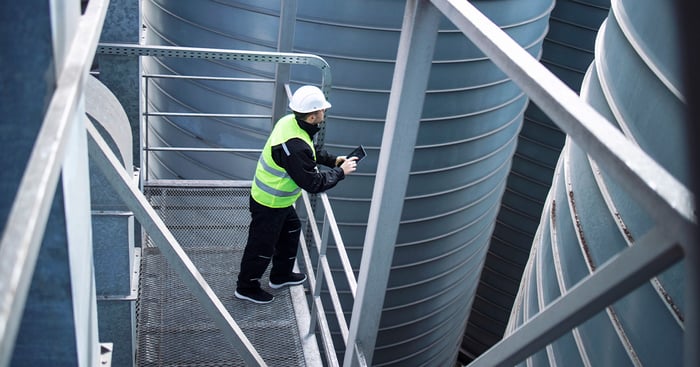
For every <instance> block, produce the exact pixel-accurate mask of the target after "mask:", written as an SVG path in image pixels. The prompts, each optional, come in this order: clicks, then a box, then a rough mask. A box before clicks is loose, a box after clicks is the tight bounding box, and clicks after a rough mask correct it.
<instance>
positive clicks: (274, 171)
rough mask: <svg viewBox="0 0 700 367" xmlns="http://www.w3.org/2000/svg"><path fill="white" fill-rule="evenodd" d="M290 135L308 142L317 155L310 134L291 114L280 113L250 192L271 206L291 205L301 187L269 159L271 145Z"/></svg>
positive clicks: (299, 193)
mask: <svg viewBox="0 0 700 367" xmlns="http://www.w3.org/2000/svg"><path fill="white" fill-rule="evenodd" d="M293 138H298V139H301V140H303V141H304V142H305V143H306V144H308V145H309V147H310V148H311V151H312V152H313V155H314V159H316V151H315V149H314V145H313V142H312V141H311V138H310V137H309V134H308V133H307V132H306V131H304V130H302V128H301V127H299V124H298V123H297V121H296V120H295V119H294V115H291V114H290V115H287V116H284V117H282V118H281V119H280V120H279V121H278V122H277V124H275V127H274V128H273V129H272V133H270V137H269V138H268V140H267V142H266V143H265V147H264V148H263V152H262V154H261V155H260V159H259V160H258V165H257V168H256V170H255V179H254V180H253V185H252V187H251V190H250V193H251V195H252V196H253V199H255V201H257V202H258V203H260V204H262V205H265V206H268V207H271V208H284V207H288V206H291V205H293V204H294V202H295V201H296V200H297V199H298V198H299V196H301V188H299V186H298V185H297V184H296V182H294V180H292V178H291V177H289V174H287V172H286V171H285V170H284V169H283V168H282V167H280V166H278V165H277V163H275V161H274V159H272V147H273V146H276V145H280V144H283V143H285V142H286V141H288V140H289V139H293Z"/></svg>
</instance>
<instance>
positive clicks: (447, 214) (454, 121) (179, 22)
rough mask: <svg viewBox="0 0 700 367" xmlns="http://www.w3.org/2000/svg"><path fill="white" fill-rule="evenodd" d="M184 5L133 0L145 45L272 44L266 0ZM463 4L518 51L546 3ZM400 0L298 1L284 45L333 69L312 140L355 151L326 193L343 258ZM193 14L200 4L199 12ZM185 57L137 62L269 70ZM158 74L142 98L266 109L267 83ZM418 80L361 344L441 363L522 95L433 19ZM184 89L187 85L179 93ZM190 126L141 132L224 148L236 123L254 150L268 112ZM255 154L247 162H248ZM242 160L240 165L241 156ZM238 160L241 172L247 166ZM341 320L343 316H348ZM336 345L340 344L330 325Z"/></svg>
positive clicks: (358, 246)
mask: <svg viewBox="0 0 700 367" xmlns="http://www.w3.org/2000/svg"><path fill="white" fill-rule="evenodd" d="M187 4H189V3H186V2H173V3H172V4H171V2H166V1H162V0H151V1H149V2H147V3H146V4H145V5H144V15H145V17H146V18H147V19H148V21H149V23H148V24H149V32H150V33H153V34H152V35H151V36H149V37H150V38H149V43H158V44H175V45H183V46H198V47H222V48H241V49H256V50H267V51H270V50H272V49H274V41H272V40H273V39H275V37H276V32H277V22H278V19H276V17H279V10H278V7H279V3H278V2H276V1H275V2H252V1H249V2H244V1H209V2H197V3H196V5H194V4H191V5H189V6H188V5H187ZM474 4H475V5H476V6H477V7H478V8H480V9H481V10H482V11H483V12H484V13H485V14H487V15H488V16H489V17H490V18H492V20H494V22H496V23H497V24H498V25H500V26H501V27H502V28H503V29H504V30H505V31H506V32H507V33H508V34H509V35H511V37H513V38H514V39H515V40H516V41H517V42H518V43H520V44H521V45H523V47H525V48H526V49H527V50H528V51H529V52H530V53H531V54H532V55H534V56H539V54H540V52H541V46H542V41H543V39H544V36H545V34H546V31H547V25H548V19H549V12H550V11H551V9H552V7H553V5H554V2H553V1H552V0H536V1H533V0H527V1H525V0H503V1H497V2H494V1H475V2H474ZM166 5H167V6H166ZM404 6H405V3H404V2H396V1H390V0H382V1H369V0H368V1H353V2H347V1H320V0H319V1H303V2H301V1H300V2H299V5H298V12H297V21H296V25H295V42H294V51H297V52H304V53H313V54H317V55H319V56H321V57H323V58H324V59H325V60H326V61H327V62H328V63H329V64H330V66H331V71H332V75H333V88H332V90H331V92H330V101H331V103H332V104H333V108H332V109H331V110H330V111H329V116H328V121H327V124H326V131H325V143H326V148H327V149H328V150H330V151H332V152H335V153H338V154H343V153H345V152H347V151H349V150H351V149H352V148H353V147H355V146H356V145H358V144H363V145H365V147H366V148H367V151H368V157H367V158H366V159H365V160H364V161H363V162H362V164H361V165H360V168H359V170H358V173H357V174H354V175H351V176H349V177H348V178H347V179H346V180H345V181H344V182H342V183H341V184H340V185H338V187H336V188H334V189H333V190H331V191H330V192H329V196H330V198H331V201H332V205H333V208H334V211H335V216H336V218H337V220H338V222H339V226H340V230H341V233H342V235H343V239H344V242H345V245H346V247H347V248H348V249H349V256H350V259H351V262H352V263H353V265H354V267H355V268H356V269H359V263H360V258H361V251H362V244H363V241H364V235H365V230H366V223H367V216H368V213H369V207H370V199H371V195H372V189H373V185H374V179H375V171H376V163H377V158H378V155H379V152H378V149H379V145H380V143H381V136H382V130H383V126H384V125H383V124H384V119H385V115H386V109H387V104H388V99H389V92H390V89H391V81H392V77H393V69H394V64H395V57H396V51H397V48H398V41H399V35H400V29H401V22H402V18H403V12H404ZM212 9H213V10H212ZM201 11H205V12H206V13H204V14H199V12H201ZM205 33H211V35H210V36H207V35H206V34H205ZM204 37H209V38H206V39H205V38H204ZM150 40H152V42H151V41H150ZM192 62H193V60H175V59H172V60H170V59H161V60H153V61H149V64H148V68H150V69H149V70H148V71H149V72H156V71H161V70H162V71H163V72H170V71H172V72H176V73H194V72H198V71H203V72H205V73H206V75H212V73H222V74H224V75H227V76H229V75H231V74H235V75H244V76H245V75H266V76H268V77H271V76H272V68H264V67H258V66H255V68H254V69H253V67H252V66H248V65H238V64H235V63H221V62H210V61H207V62H202V61H197V62H196V63H195V69H189V66H187V65H189V64H190V63H192ZM185 63H187V65H185ZM232 65H233V66H232ZM192 70H194V71H192ZM291 82H292V89H295V88H296V87H298V86H299V85H301V84H304V83H308V82H314V83H316V82H318V76H317V74H316V72H315V71H314V70H311V69H300V68H293V69H292V81H291ZM169 83H170V82H160V84H159V88H160V89H159V95H158V96H155V97H154V98H153V99H154V100H153V101H152V102H151V105H152V106H153V108H157V109H161V108H163V109H164V108H166V107H168V108H182V109H185V106H197V107H198V108H200V107H199V106H203V107H201V108H202V109H203V110H204V107H207V108H209V107H210V106H211V107H214V108H216V111H217V112H219V111H221V112H231V113H241V111H240V109H242V110H244V112H248V113H258V111H268V110H269V106H270V104H271V102H269V99H271V97H272V95H273V94H272V89H271V87H270V89H269V90H267V89H261V90H255V91H253V90H236V89H232V90H225V91H220V90H219V89H214V87H212V86H210V85H206V87H202V86H199V85H193V86H191V87H190V86H188V87H187V88H184V87H182V86H176V85H174V83H172V85H169ZM187 89H190V90H187ZM428 89H429V90H428V94H427V96H426V101H425V107H424V112H423V118H422V121H421V127H420V131H419V136H418V139H417V142H416V149H415V152H414V158H413V167H412V170H411V176H410V180H409V186H408V192H407V197H406V201H405V203H404V210H403V214H402V223H401V226H400V230H399V235H398V240H397V243H396V251H395V256H394V261H393V266H392V271H391V276H390V280H389V289H388V291H387V296H386V300H385V305H384V311H383V314H382V318H381V323H380V331H379V336H378V340H377V346H376V350H375V353H374V364H375V365H400V366H408V365H449V364H451V363H452V362H454V361H455V359H456V356H457V350H458V347H459V344H460V341H461V339H462V335H463V331H464V326H465V324H466V319H467V316H468V314H469V310H470V307H471V304H472V300H473V298H474V294H475V291H476V286H477V283H478V278H479V274H480V272H481V268H482V266H483V261H484V257H485V254H486V250H487V247H488V243H489V239H490V236H491V233H492V231H493V226H494V224H495V218H496V214H497V212H498V210H499V206H500V200H501V196H502V194H503V191H504V188H505V182H506V177H507V175H508V172H509V170H510V165H511V158H512V156H513V153H514V151H515V147H516V142H517V136H518V132H519V131H520V129H521V126H522V120H523V112H524V110H525V108H526V106H527V98H526V96H525V95H524V94H523V93H522V92H521V91H520V89H519V88H517V86H516V85H515V84H514V83H512V82H511V81H510V80H508V78H507V77H506V76H505V75H504V74H503V73H502V72H500V70H498V68H497V67H495V65H493V64H492V63H491V62H490V61H488V60H487V59H486V58H485V57H484V56H483V54H482V53H481V52H480V51H478V49H476V47H474V46H473V45H472V44H471V43H470V42H469V41H468V40H467V39H466V38H465V37H464V36H463V35H462V34H461V33H460V32H459V31H456V30H455V29H454V27H453V26H452V25H451V24H449V23H448V22H447V21H445V22H443V24H442V25H441V31H440V34H439V35H438V40H437V45H436V54H435V61H434V63H433V68H432V70H431V77H430V81H429V86H428ZM187 95H192V96H191V98H192V100H189V99H188V97H187ZM265 98H268V100H267V101H265ZM228 99H231V100H232V101H231V102H228ZM208 111H211V109H209V110H208ZM265 113H269V111H268V112H265ZM190 123H191V121H182V123H181V124H178V125H176V126H175V125H171V124H170V123H169V122H167V121H164V120H163V121H161V125H160V126H158V127H157V128H155V127H154V131H156V133H157V135H158V136H160V137H162V142H163V143H165V144H169V143H168V140H167V139H168V138H169V137H170V136H172V137H174V138H175V139H177V140H175V141H177V142H178V144H179V142H180V141H184V142H186V143H188V144H204V145H216V144H221V145H224V144H228V142H229V139H239V138H238V137H234V135H236V134H238V131H237V129H239V128H240V130H241V131H242V132H243V136H244V138H245V140H246V141H247V142H249V143H250V144H251V145H257V147H259V146H262V143H263V141H264V139H265V137H266V134H267V132H268V131H269V121H268V122H267V124H268V125H267V126H266V128H261V127H259V126H257V125H256V126H253V125H248V124H243V123H242V122H236V126H233V125H232V124H230V123H224V122H221V121H214V123H213V124H212V125H213V127H210V126H206V127H205V126H197V127H192V126H189V124H190ZM229 125H231V126H229ZM260 125H262V126H265V125H264V124H260ZM173 130H174V131H173ZM219 132H222V133H219ZM208 135H211V136H212V137H211V138H209V137H207V136H208ZM179 139H183V140H179ZM240 139H243V138H240ZM163 157H164V156H163ZM255 159H256V158H251V159H250V164H251V167H252V163H254V161H255ZM396 159H405V158H402V157H396ZM161 162H162V163H163V164H162V168H159V169H158V171H157V172H155V174H156V175H160V176H162V177H165V176H167V175H169V174H172V173H173V172H176V171H177V176H182V177H187V176H188V175H190V174H192V175H194V174H197V175H200V174H202V172H203V171H207V172H209V173H206V174H204V177H205V178H207V177H237V176H236V175H237V172H239V167H238V166H236V165H235V164H229V162H228V161H226V162H224V161H222V160H221V158H217V159H214V158H213V157H212V158H211V159H203V160H202V161H201V162H197V159H196V158H193V157H189V158H186V159H183V158H182V157H180V158H178V160H175V161H173V162H168V161H167V160H166V158H161ZM242 162H243V163H242V165H244V166H245V165H247V164H248V163H247V162H246V161H245V160H243V161H242ZM152 164H153V163H152ZM190 165H191V166H197V167H191V168H190V167H188V166H190ZM222 165H226V166H225V167H223V166H222ZM242 171H243V172H246V171H247V172H250V173H252V168H243V170H242ZM210 172H215V174H214V173H210ZM386 189H387V190H390V189H391V188H386ZM388 245H393V244H388ZM329 252H331V253H332V251H329ZM331 260H333V259H331ZM336 265H337V264H336ZM337 268H338V269H339V268H340V267H339V266H337ZM336 274H337V275H338V276H337V277H336V283H337V284H338V285H339V286H341V288H342V287H343V286H344V283H343V282H342V281H341V279H342V278H343V275H342V272H341V271H340V270H338V271H337V272H336ZM342 291H343V292H344V293H343V294H342V295H341V297H342V299H343V303H344V309H345V310H347V311H348V312H349V311H350V310H351V309H352V302H351V299H350V297H349V295H348V292H347V290H342ZM346 318H347V319H348V320H349V318H350V315H349V314H348V315H346ZM336 345H337V346H341V345H342V341H341V339H340V337H339V336H338V337H336ZM339 349H342V347H339ZM339 351H342V350H339Z"/></svg>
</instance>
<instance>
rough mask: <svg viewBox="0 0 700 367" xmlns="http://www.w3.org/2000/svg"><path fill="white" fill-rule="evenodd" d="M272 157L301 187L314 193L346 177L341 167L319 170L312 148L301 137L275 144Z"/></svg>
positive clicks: (330, 186) (324, 189)
mask: <svg viewBox="0 0 700 367" xmlns="http://www.w3.org/2000/svg"><path fill="white" fill-rule="evenodd" d="M272 159H274V161H275V163H277V164H278V165H279V166H280V167H282V168H284V169H285V170H286V171H287V173H288V174H289V176H290V177H291V178H292V180H294V182H296V184H297V185H299V187H301V188H302V189H304V190H306V191H307V192H309V193H312V194H315V193H319V192H323V191H326V190H328V189H331V188H333V187H334V186H335V185H337V184H338V182H339V181H340V180H342V179H344V178H345V173H344V172H343V169H342V168H340V167H334V168H332V169H330V170H323V171H319V170H318V168H317V167H316V162H315V161H314V159H313V152H312V151H311V148H309V146H308V145H307V144H306V143H305V142H304V141H303V140H301V139H297V138H293V139H290V140H288V141H286V142H285V143H284V144H280V145H276V146H273V147H272ZM333 160H335V158H333ZM333 163H335V162H333Z"/></svg>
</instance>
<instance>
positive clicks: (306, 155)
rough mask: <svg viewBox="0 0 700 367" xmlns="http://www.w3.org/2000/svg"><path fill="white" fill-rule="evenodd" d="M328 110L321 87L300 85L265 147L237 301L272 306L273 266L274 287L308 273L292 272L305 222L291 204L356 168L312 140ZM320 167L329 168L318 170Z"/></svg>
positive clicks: (297, 281) (253, 189) (252, 198)
mask: <svg viewBox="0 0 700 367" xmlns="http://www.w3.org/2000/svg"><path fill="white" fill-rule="evenodd" d="M330 107H331V104H330V103H329V102H328V101H327V100H326V98H325V96H324V95H323V92H321V90H320V89H319V88H317V87H315V86H311V85H306V86H302V87H300V88H299V89H297V91H296V92H294V94H293V95H292V98H291V100H290V102H289V108H290V109H291V110H292V112H293V114H289V115H286V116H284V117H282V118H281V119H279V121H277V124H275V127H274V128H273V129H272V133H271V134H270V137H269V138H268V140H267V142H266V143H265V147H264V148H263V151H262V154H261V156H260V159H259V160H258V164H257V168H256V170H255V178H254V179H253V184H252V187H251V189H250V213H251V223H250V228H249V229H248V242H247V244H246V247H245V250H244V252H243V257H242V258H241V267H240V272H239V274H238V283H237V287H236V291H235V293H234V295H235V296H236V297H237V298H239V299H244V300H248V301H252V302H255V303H261V304H262V303H269V302H272V300H273V299H274V297H273V295H272V294H270V293H268V292H266V291H265V290H263V289H262V288H261V284H260V279H261V278H262V275H263V273H264V272H265V270H266V269H267V267H268V265H269V264H270V262H272V268H271V269H270V276H269V286H270V288H272V289H279V288H282V287H286V286H293V285H299V284H302V283H303V282H304V281H305V280H306V275H305V274H302V273H296V272H294V271H293V270H294V263H295V260H296V256H297V250H298V248H299V235H300V233H301V222H300V221H299V217H298V216H297V213H296V211H295V209H294V207H293V206H292V205H293V204H294V202H295V201H296V200H297V199H298V198H299V196H301V190H302V189H303V190H306V191H307V192H309V193H319V192H323V191H326V190H328V189H330V188H332V187H334V186H335V185H336V184H337V183H338V182H339V181H340V180H342V179H344V178H345V176H346V175H348V174H350V173H352V172H354V171H355V170H356V168H357V162H356V160H357V158H356V157H351V158H346V157H345V156H340V157H337V156H334V155H331V154H329V153H328V152H326V151H325V150H323V149H320V148H318V149H317V147H315V146H314V143H313V137H314V135H315V134H316V133H317V132H318V131H319V130H320V127H319V125H320V124H321V123H323V122H324V121H325V118H326V110H327V109H329V108H330ZM317 163H318V164H322V165H324V166H328V167H331V169H327V170H319V169H318V167H317Z"/></svg>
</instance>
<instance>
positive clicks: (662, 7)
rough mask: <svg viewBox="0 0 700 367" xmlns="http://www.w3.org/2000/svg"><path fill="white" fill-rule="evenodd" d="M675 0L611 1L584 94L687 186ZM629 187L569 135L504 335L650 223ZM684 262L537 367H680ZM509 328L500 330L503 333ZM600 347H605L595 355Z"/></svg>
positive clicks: (556, 346) (548, 353)
mask: <svg viewBox="0 0 700 367" xmlns="http://www.w3.org/2000/svg"><path fill="white" fill-rule="evenodd" d="M672 10H673V4H672V3H668V2H656V1H650V0H644V1H629V0H624V1H623V0H614V1H612V4H611V11H610V15H609V17H608V19H607V20H606V22H605V23H604V24H603V26H602V27H601V30H600V32H599V35H598V38H597V40H596V50H595V57H596V59H595V61H594V63H593V65H592V66H591V68H590V70H589V72H588V73H587V75H586V79H585V80H584V84H583V87H582V98H584V99H585V100H586V101H588V102H589V103H590V104H591V105H593V106H594V107H595V108H596V109H597V110H598V111H599V112H600V113H602V114H603V115H604V116H606V117H607V118H608V119H609V120H610V121H611V122H613V123H615V124H616V125H617V126H618V127H620V129H621V130H622V131H623V132H624V134H625V135H626V136H627V137H629V138H630V139H631V140H632V141H634V142H636V143H637V144H639V145H640V147H642V148H643V149H644V150H645V151H646V152H647V153H648V154H649V155H650V156H652V157H653V158H655V159H656V160H657V161H658V162H659V163H661V164H662V165H663V166H664V167H665V168H666V169H667V170H668V171H669V172H671V173H672V174H673V175H674V176H676V177H677V178H678V179H680V180H681V181H682V182H685V183H686V184H688V171H689V167H690V166H689V162H688V161H687V154H686V152H687V150H686V146H685V141H686V140H685V138H684V135H685V134H687V126H686V125H685V120H684V118H683V111H684V105H683V102H682V96H681V95H680V93H679V92H678V90H679V86H680V85H679V83H678V82H679V80H680V75H681V70H680V65H679V50H678V46H677V45H676V44H675V43H674V42H675V41H674V40H677V39H678V35H677V29H676V24H675V21H674V19H675V17H674V15H673V14H672ZM629 190H634V188H624V187H622V186H619V185H618V184H617V183H616V182H613V181H611V180H610V178H609V177H608V176H607V175H606V173H605V171H604V170H602V169H601V168H600V166H599V165H598V164H596V162H593V161H591V160H590V159H588V157H587V156H586V154H585V152H583V151H581V150H580V149H579V148H578V147H577V146H576V144H574V143H573V142H572V141H570V140H569V141H567V143H566V145H565V148H564V150H563V152H562V155H561V157H560V160H559V163H558V166H557V170H556V173H555V178H554V183H553V185H552V190H551V191H550V193H549V197H548V200H547V202H546V207H545V211H544V213H543V215H542V221H541V223H540V227H539V229H538V233H537V236H536V239H535V242H534V244H533V252H532V254H531V258H530V262H529V263H528V265H527V267H526V269H525V277H524V279H523V283H522V288H521V290H520V294H519V296H518V300H517V302H516V305H515V308H514V311H513V313H512V315H511V320H510V323H509V327H508V331H512V330H513V328H515V327H517V325H520V324H522V323H523V322H524V320H527V318H528V317H531V316H532V315H534V314H535V313H537V312H538V311H539V310H541V309H542V308H544V307H546V305H547V304H548V303H550V302H551V301H553V300H554V299H555V298H556V297H557V296H559V295H560V294H561V293H563V292H565V291H566V290H568V289H570V288H571V287H572V286H573V285H574V284H575V283H576V282H577V281H579V280H581V279H582V278H583V277H584V276H586V275H588V274H589V273H590V272H592V271H594V270H595V269H596V267H597V266H599V265H600V264H602V263H603V262H605V261H606V260H608V259H610V258H611V257H612V256H614V255H615V254H616V253H617V252H619V251H621V250H622V249H624V248H626V247H627V246H632V245H633V244H634V240H635V239H636V238H639V237H641V236H642V235H643V234H645V233H646V232H647V231H648V230H649V229H650V228H651V225H652V223H650V219H649V218H648V216H647V215H646V214H645V213H644V212H643V210H642V209H641V208H640V207H639V206H638V205H636V204H635V202H634V201H632V200H631V198H630V195H629V192H630V191H629ZM682 268H683V266H682V263H681V264H678V265H676V266H674V267H672V268H670V269H669V270H667V271H666V272H664V273H662V274H660V275H659V276H657V277H655V278H653V279H651V280H650V281H649V282H648V283H647V284H646V285H644V286H642V287H641V288H639V289H638V290H636V291H634V292H632V293H630V294H629V295H627V296H626V297H624V298H622V299H621V300H620V301H618V302H616V303H615V304H613V305H611V306H610V307H608V308H607V309H606V310H605V311H604V312H601V313H600V314H598V315H596V316H595V317H593V318H592V319H590V320H589V321H587V322H586V323H584V324H582V325H581V326H579V327H577V328H576V329H574V330H573V331H572V332H571V333H569V334H566V335H564V336H563V337H561V338H560V339H559V340H557V341H556V342H555V343H553V344H551V345H550V346H548V347H547V348H546V350H542V351H540V352H539V353H537V354H536V355H533V356H532V357H531V358H530V359H529V361H528V363H534V364H535V365H566V366H572V365H585V364H588V363H590V365H593V366H597V365H610V366H622V365H651V366H656V365H668V366H678V365H681V364H682V362H681V358H682V344H683V314H684V312H683V304H684V302H683V301H684V298H683V281H682V279H683V269H682ZM508 331H507V332H508ZM601 351H605V352H604V353H602V352H601Z"/></svg>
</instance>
